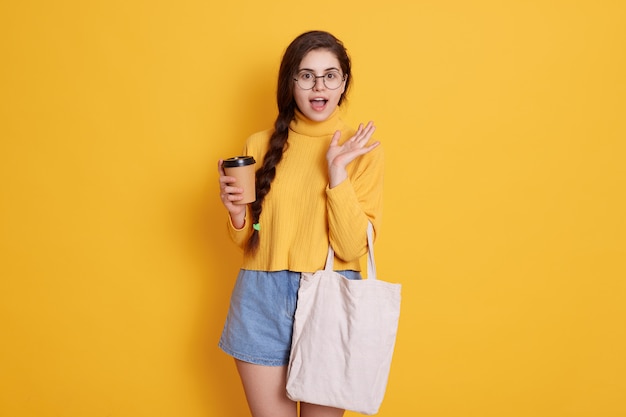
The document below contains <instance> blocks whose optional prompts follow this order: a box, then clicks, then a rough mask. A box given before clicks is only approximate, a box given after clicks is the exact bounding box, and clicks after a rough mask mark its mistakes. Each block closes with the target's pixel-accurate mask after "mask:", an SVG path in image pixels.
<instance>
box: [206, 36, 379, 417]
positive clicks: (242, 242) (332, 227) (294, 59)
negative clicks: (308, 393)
mask: <svg viewBox="0 0 626 417" xmlns="http://www.w3.org/2000/svg"><path fill="white" fill-rule="evenodd" d="M350 67H351V63H350V58H349V57H348V54H347V52H346V49H345V48H344V46H343V44H342V43H341V41H339V40H338V39H337V38H335V37H334V36H333V35H331V34H330V33H327V32H320V31H313V32H306V33H303V34H302V35H300V36H298V37H297V38H296V39H294V40H293V42H292V43H291V44H290V45H289V46H288V48H287V49H286V51H285V54H284V56H283V59H282V62H281V66H280V70H279V74H278V91H277V101H278V117H277V118H276V122H275V123H274V128H273V129H270V130H266V131H263V132H259V133H256V134H254V135H252V136H251V137H249V138H248V140H247V142H246V145H245V147H244V150H243V154H244V155H251V156H253V157H254V158H255V160H256V161H257V166H258V168H257V171H256V196H257V199H256V201H255V202H254V203H251V204H250V205H241V204H237V202H238V201H239V200H241V199H242V196H241V193H242V192H243V190H242V189H241V188H237V187H233V186H231V185H229V184H232V182H233V181H234V178H232V177H228V176H226V175H225V174H224V170H223V168H222V161H221V160H220V161H219V162H218V172H219V175H220V178H219V183H220V197H221V200H222V203H223V204H224V206H225V207H226V209H227V210H228V213H229V221H228V230H229V231H230V235H231V237H232V239H233V240H234V242H235V243H237V244H238V245H239V246H241V247H242V248H243V249H244V257H243V265H242V267H241V270H240V272H239V276H238V278H237V282H236V284H235V288H234V290H233V293H232V296H231V303H230V309H229V312H228V317H227V319H226V324H225V325H224V331H223V333H222V337H221V339H220V342H219V346H220V348H221V349H222V350H224V351H225V352H226V353H228V354H229V355H231V356H233V357H234V358H235V362H236V364H237V369H238V371H239V374H240V377H241V380H242V383H243V387H244V391H245V394H246V398H247V400H248V405H249V407H250V410H251V412H252V415H253V417H295V416H297V404H296V403H295V402H293V401H291V400H289V399H288V398H287V396H286V392H285V385H286V372H287V364H288V362H289V353H290V347H291V332H292V326H293V317H294V312H295V308H296V298H297V293H298V287H299V282H300V273H301V272H313V271H316V270H319V269H323V268H324V264H325V261H326V255H327V253H328V245H329V244H330V245H332V247H333V249H334V251H335V261H334V267H335V269H336V270H338V271H341V273H342V274H343V275H345V276H347V277H348V278H350V279H360V278H361V277H360V274H359V272H358V271H359V270H360V267H359V258H360V257H361V256H362V255H364V254H365V253H366V252H367V237H366V230H367V223H368V221H369V222H371V223H372V224H373V226H374V232H375V234H376V231H378V229H379V225H380V216H381V211H382V180H383V153H382V147H379V142H377V141H373V140H372V139H371V137H372V134H373V133H374V130H375V127H374V124H373V123H372V122H369V123H368V124H367V125H365V126H363V124H361V125H360V126H359V127H358V129H356V131H355V130H354V129H351V128H350V127H348V126H346V125H345V124H344V123H343V122H342V121H341V119H340V117H339V105H341V104H342V103H343V102H344V100H345V96H346V92H347V91H348V87H349V86H350V81H351V72H350ZM343 413H344V410H340V409H336V408H331V407H324V406H320V405H314V404H305V403H301V404H300V415H301V416H302V417H339V416H342V415H343Z"/></svg>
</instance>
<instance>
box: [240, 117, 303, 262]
mask: <svg viewBox="0 0 626 417" xmlns="http://www.w3.org/2000/svg"><path fill="white" fill-rule="evenodd" d="M293 115H294V112H293V109H292V111H291V112H287V113H285V114H281V115H279V117H278V118H277V119H276V123H275V124H274V133H272V136H271V137H270V141H269V149H268V150H267V152H266V153H265V156H264V157H263V165H262V166H261V168H260V169H259V170H257V172H256V201H254V202H253V203H251V204H250V213H251V215H252V223H253V224H254V223H258V222H259V219H260V218H261V212H262V211H263V200H264V199H265V196H266V195H267V194H268V193H269V192H270V188H271V187H272V181H273V180H274V177H275V176H276V165H278V163H279V162H280V161H281V160H282V159H283V153H284V151H285V150H286V149H287V138H288V136H289V123H290V122H291V120H292V119H293ZM258 247H259V231H258V230H256V229H252V235H251V236H250V239H248V242H247V243H246V252H250V253H254V252H256V250H257V249H258Z"/></svg>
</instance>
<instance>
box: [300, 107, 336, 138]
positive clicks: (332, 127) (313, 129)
mask: <svg viewBox="0 0 626 417" xmlns="http://www.w3.org/2000/svg"><path fill="white" fill-rule="evenodd" d="M339 114H340V111H339V106H337V108H336V109H335V111H334V112H333V113H332V114H331V115H330V117H329V118H328V119H326V120H324V121H323V122H315V121H313V120H311V119H309V118H308V117H306V116H305V115H304V114H302V113H301V112H300V110H298V109H296V112H295V117H294V119H293V120H292V121H291V123H290V124H289V129H291V130H293V131H294V132H295V133H298V134H300V135H304V136H310V137H322V136H329V135H332V134H333V133H335V132H336V131H337V130H340V129H341V126H342V125H343V123H342V121H341V118H340V117H339Z"/></svg>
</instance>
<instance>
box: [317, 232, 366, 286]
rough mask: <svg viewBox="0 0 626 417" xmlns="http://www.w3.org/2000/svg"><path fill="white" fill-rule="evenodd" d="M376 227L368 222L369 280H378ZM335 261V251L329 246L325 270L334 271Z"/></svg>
mask: <svg viewBox="0 0 626 417" xmlns="http://www.w3.org/2000/svg"><path fill="white" fill-rule="evenodd" d="M373 233H374V226H372V222H370V221H368V222H367V248H368V251H367V279H373V280H376V262H375V261H374V238H373ZM334 260H335V251H334V250H333V248H332V246H330V244H328V256H327V257H326V266H325V267H324V270H326V271H332V270H333V262H334Z"/></svg>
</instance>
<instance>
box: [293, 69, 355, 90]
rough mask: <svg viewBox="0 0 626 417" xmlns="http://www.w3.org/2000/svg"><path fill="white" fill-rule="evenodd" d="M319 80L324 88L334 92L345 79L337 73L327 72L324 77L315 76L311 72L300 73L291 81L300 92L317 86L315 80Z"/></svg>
mask: <svg viewBox="0 0 626 417" xmlns="http://www.w3.org/2000/svg"><path fill="white" fill-rule="evenodd" d="M318 78H321V79H322V82H323V83H324V86H325V87H326V88H328V89H329V90H336V89H338V88H339V87H341V84H342V83H343V82H344V80H345V79H346V77H345V76H343V75H341V73H340V72H339V71H328V72H327V73H325V74H324V75H315V73H313V72H311V71H300V72H299V73H298V74H297V75H296V78H294V79H293V80H294V81H295V82H296V84H298V87H300V88H301V89H302V90H310V89H312V88H313V87H315V84H317V79H318Z"/></svg>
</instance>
